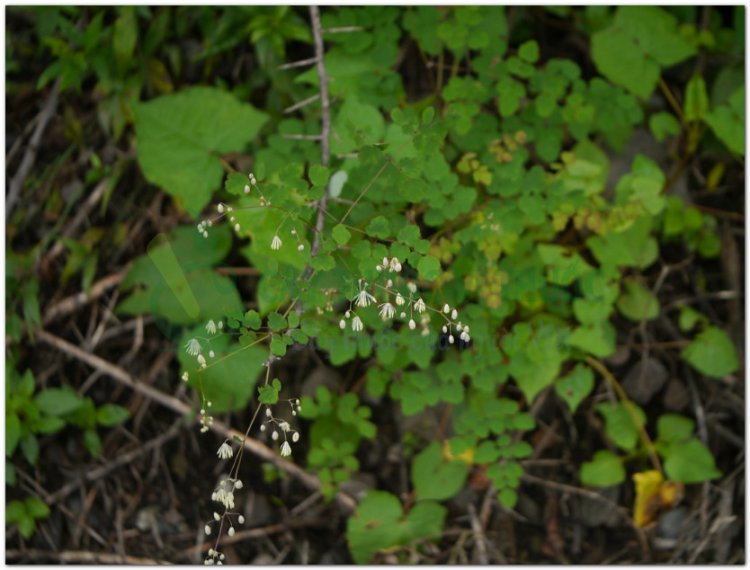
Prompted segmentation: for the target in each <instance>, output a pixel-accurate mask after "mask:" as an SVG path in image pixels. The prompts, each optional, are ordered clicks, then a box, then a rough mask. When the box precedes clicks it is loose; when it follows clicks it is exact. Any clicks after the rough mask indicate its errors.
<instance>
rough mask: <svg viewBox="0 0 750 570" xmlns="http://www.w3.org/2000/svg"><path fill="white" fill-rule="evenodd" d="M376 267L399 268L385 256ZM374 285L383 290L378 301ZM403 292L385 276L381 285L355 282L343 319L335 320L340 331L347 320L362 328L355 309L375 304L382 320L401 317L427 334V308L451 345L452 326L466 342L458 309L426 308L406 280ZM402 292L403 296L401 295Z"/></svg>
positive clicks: (411, 328)
mask: <svg viewBox="0 0 750 570" xmlns="http://www.w3.org/2000/svg"><path fill="white" fill-rule="evenodd" d="M376 269H377V270H378V271H379V272H382V271H384V270H388V271H390V272H394V273H398V272H400V271H401V263H400V262H399V261H398V258H395V257H394V258H393V259H390V260H389V259H388V258H387V257H385V258H383V262H382V264H378V266H377V267H376ZM375 288H378V289H380V290H382V291H383V292H385V295H386V296H385V299H383V302H382V303H380V304H378V298H377V297H376V294H375ZM406 288H407V290H408V291H407V293H405V294H402V293H401V291H397V290H395V289H394V288H393V279H388V280H387V281H386V283H385V286H383V285H379V284H377V283H372V284H368V283H367V282H366V281H365V280H364V279H360V281H359V291H358V292H357V294H356V295H355V296H354V298H353V299H351V300H350V303H349V309H348V310H347V311H346V312H345V313H344V318H342V319H341V320H340V321H339V328H341V330H344V329H346V328H347V326H348V324H347V322H348V321H349V320H351V328H352V330H353V331H354V332H360V331H362V330H364V323H363V322H362V319H361V317H360V316H359V315H357V308H365V307H369V306H370V305H373V304H378V315H379V316H380V318H381V319H383V321H388V320H390V319H394V318H396V317H398V318H400V319H402V320H403V321H404V322H406V323H407V325H408V327H409V329H410V330H415V329H416V328H417V326H419V327H420V329H421V334H422V335H423V336H427V335H428V334H429V333H430V331H429V327H428V325H429V323H430V316H429V314H428V311H431V312H433V313H436V314H438V315H440V316H441V317H442V318H443V319H444V321H445V326H443V332H445V333H448V332H449V331H450V334H449V338H448V341H449V342H450V343H451V344H453V343H454V342H455V339H454V338H453V334H452V330H453V328H454V327H455V328H456V330H457V331H458V332H459V333H461V336H460V338H461V340H463V341H465V342H469V340H470V337H469V330H468V329H469V327H466V326H464V325H463V324H462V323H461V322H460V321H457V318H458V310H457V309H455V308H454V309H451V308H450V307H449V306H448V305H447V304H446V305H445V306H444V307H443V311H440V310H439V309H435V308H432V307H428V306H427V304H426V303H425V301H424V299H422V297H421V296H420V295H419V294H418V289H417V286H416V284H415V283H413V282H412V281H407V283H406ZM405 295H406V296H405Z"/></svg>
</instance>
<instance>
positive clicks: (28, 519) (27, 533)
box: [17, 514, 36, 540]
mask: <svg viewBox="0 0 750 570" xmlns="http://www.w3.org/2000/svg"><path fill="white" fill-rule="evenodd" d="M17 524H18V531H19V532H20V533H21V536H23V537H24V538H25V539H27V540H28V539H30V538H31V537H32V536H34V531H36V521H35V520H34V517H32V516H30V515H27V514H24V516H22V517H21V518H20V519H19V521H18V523H17Z"/></svg>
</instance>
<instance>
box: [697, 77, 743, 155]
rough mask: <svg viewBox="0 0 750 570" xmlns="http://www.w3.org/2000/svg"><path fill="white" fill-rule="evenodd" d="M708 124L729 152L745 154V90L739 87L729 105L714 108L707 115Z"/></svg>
mask: <svg viewBox="0 0 750 570" xmlns="http://www.w3.org/2000/svg"><path fill="white" fill-rule="evenodd" d="M705 120H706V123H708V126H710V127H711V130H713V132H714V134H716V136H717V137H718V138H719V140H721V142H723V143H724V144H725V145H726V146H727V148H728V149H729V150H731V151H732V152H735V153H737V154H740V155H744V154H745V88H744V86H741V87H739V88H738V89H737V90H736V91H735V92H734V93H733V94H732V96H731V97H730V98H729V104H727V105H721V106H719V107H714V108H713V109H711V110H710V111H709V112H708V113H706V115H705Z"/></svg>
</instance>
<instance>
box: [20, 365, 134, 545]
mask: <svg viewBox="0 0 750 570" xmlns="http://www.w3.org/2000/svg"><path fill="white" fill-rule="evenodd" d="M36 388H37V387H36V383H35V381H34V375H33V374H32V372H31V370H26V372H24V373H23V374H18V373H16V371H15V369H14V365H13V363H12V361H11V360H10V359H9V360H8V362H7V366H6V373H5V457H6V461H5V482H6V484H8V485H11V486H15V485H16V469H15V466H14V464H13V463H12V462H11V461H12V459H13V456H14V454H15V452H16V451H17V450H18V449H20V450H21V453H22V454H23V457H24V458H25V459H26V461H28V462H29V464H30V465H32V466H35V465H36V464H37V462H38V460H39V452H40V446H39V437H40V436H44V435H50V434H54V433H58V432H60V431H61V430H63V429H64V428H66V427H67V426H76V427H78V428H80V429H82V430H83V443H84V446H85V447H86V449H87V450H88V452H89V453H90V454H91V455H93V456H94V457H98V456H99V454H100V453H101V439H100V437H99V433H98V432H97V428H99V427H114V426H117V425H119V424H121V423H123V422H124V421H125V420H127V419H128V417H129V414H128V411H127V410H126V409H125V408H123V407H121V406H117V405H115V404H104V405H102V406H99V407H97V406H96V405H95V404H94V401H93V400H92V399H91V398H88V397H84V396H80V395H79V394H77V393H76V392H75V391H74V390H73V389H71V388H70V387H68V386H62V387H60V388H45V389H44V390H40V391H37V389H36ZM48 515H49V508H48V507H47V505H45V504H44V503H43V502H42V501H40V500H39V499H38V498H36V497H33V496H30V497H27V498H26V499H24V500H13V501H10V502H8V503H7V504H6V507H5V521H6V524H9V525H10V524H15V525H16V526H18V530H19V532H20V533H21V535H22V536H23V537H24V538H27V539H28V538H31V536H32V535H33V534H34V531H35V530H36V521H37V520H39V519H44V518H46V517H47V516H48Z"/></svg>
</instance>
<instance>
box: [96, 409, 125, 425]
mask: <svg viewBox="0 0 750 570" xmlns="http://www.w3.org/2000/svg"><path fill="white" fill-rule="evenodd" d="M129 417H130V413H129V412H128V410H127V409H126V408H123V407H122V406H117V405H115V404H104V405H103V406H101V407H100V408H99V409H97V410H96V422H97V423H98V424H101V425H103V426H107V427H114V426H116V425H118V424H121V423H123V422H124V421H125V420H127V419H128V418H129Z"/></svg>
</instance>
